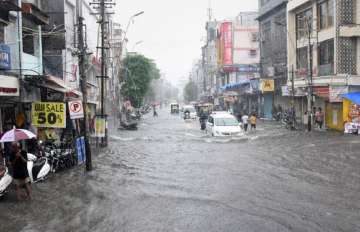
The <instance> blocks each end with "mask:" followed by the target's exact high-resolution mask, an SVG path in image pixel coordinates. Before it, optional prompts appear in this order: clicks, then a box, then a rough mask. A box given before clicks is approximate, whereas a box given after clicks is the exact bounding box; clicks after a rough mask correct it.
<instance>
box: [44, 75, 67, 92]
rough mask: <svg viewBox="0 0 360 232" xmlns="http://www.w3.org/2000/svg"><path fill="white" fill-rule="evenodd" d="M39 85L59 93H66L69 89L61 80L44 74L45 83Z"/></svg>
mask: <svg viewBox="0 0 360 232" xmlns="http://www.w3.org/2000/svg"><path fill="white" fill-rule="evenodd" d="M41 86H42V87H45V88H48V89H52V90H55V91H57V92H60V93H67V92H69V91H70V89H69V88H68V87H67V86H66V84H65V82H64V81H63V80H61V79H60V78H57V77H54V76H46V79H45V83H43V84H41Z"/></svg>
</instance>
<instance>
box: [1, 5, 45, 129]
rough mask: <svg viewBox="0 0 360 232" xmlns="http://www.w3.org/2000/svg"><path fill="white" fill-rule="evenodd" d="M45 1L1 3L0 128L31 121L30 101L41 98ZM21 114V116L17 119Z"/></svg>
mask: <svg viewBox="0 0 360 232" xmlns="http://www.w3.org/2000/svg"><path fill="white" fill-rule="evenodd" d="M44 8H46V3H42V4H40V3H39V2H38V1H34V0H27V1H25V0H23V1H21V0H5V1H1V4H0V44H1V45H0V53H1V56H0V75H1V76H2V77H1V81H0V105H1V112H0V118H1V123H0V124H1V125H0V127H1V128H0V129H2V131H3V130H6V129H11V128H12V126H14V125H16V126H18V127H25V126H27V125H29V124H30V123H31V116H30V115H31V102H33V101H37V100H40V97H41V95H40V86H39V85H38V84H39V83H40V82H41V78H42V77H43V65H42V64H43V63H42V40H41V38H42V30H41V26H42V25H46V24H48V23H49V18H48V15H47V14H46V13H45V11H44ZM19 118H21V120H20V119H19Z"/></svg>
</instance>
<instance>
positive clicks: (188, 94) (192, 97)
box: [184, 81, 198, 102]
mask: <svg viewBox="0 0 360 232" xmlns="http://www.w3.org/2000/svg"><path fill="white" fill-rule="evenodd" d="M197 96H198V89H197V86H196V84H195V83H194V82H193V81H189V82H188V83H187V84H186V86H185V88H184V98H185V101H187V102H191V101H196V100H197Z"/></svg>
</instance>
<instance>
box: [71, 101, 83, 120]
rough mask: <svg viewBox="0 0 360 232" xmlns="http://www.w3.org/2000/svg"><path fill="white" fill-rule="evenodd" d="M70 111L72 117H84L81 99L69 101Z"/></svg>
mask: <svg viewBox="0 0 360 232" xmlns="http://www.w3.org/2000/svg"><path fill="white" fill-rule="evenodd" d="M69 113H70V118H71V119H78V118H84V108H83V104H82V101H81V100H77V101H71V102H69Z"/></svg>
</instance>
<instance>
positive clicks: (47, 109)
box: [31, 102, 66, 128]
mask: <svg viewBox="0 0 360 232" xmlns="http://www.w3.org/2000/svg"><path fill="white" fill-rule="evenodd" d="M31 115H32V124H33V126H35V127H46V128H65V127H66V106H65V103H63V102H33V103H32V109H31Z"/></svg>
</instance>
